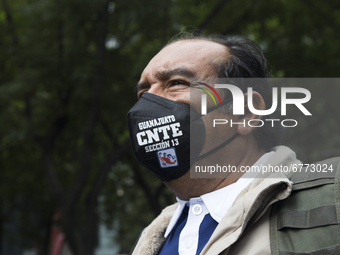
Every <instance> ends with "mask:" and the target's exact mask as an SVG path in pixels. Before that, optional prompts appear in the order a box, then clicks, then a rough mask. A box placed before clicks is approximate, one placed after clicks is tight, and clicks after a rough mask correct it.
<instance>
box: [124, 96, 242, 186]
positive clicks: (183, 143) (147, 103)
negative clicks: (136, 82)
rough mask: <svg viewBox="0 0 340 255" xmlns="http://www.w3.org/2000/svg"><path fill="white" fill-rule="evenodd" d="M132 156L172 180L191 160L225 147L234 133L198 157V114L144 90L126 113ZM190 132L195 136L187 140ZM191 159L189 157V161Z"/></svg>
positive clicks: (202, 131) (202, 130) (201, 141)
mask: <svg viewBox="0 0 340 255" xmlns="http://www.w3.org/2000/svg"><path fill="white" fill-rule="evenodd" d="M127 120H128V126H129V132H130V138H131V142H132V148H133V152H134V154H135V157H136V158H137V160H138V161H139V163H140V164H142V165H143V166H144V167H146V168H147V169H149V170H150V171H151V172H153V173H154V174H155V175H156V176H157V177H158V178H160V179H161V180H162V181H165V182H169V181H171V180H175V179H177V178H179V177H181V176H183V175H184V174H185V173H187V172H188V171H189V169H190V161H191V163H193V162H196V161H198V160H200V159H202V158H204V157H207V156H209V155H211V154H212V153H214V152H215V151H217V150H219V149H221V148H222V147H224V146H226V145H227V144H228V143H230V142H231V141H232V140H234V139H235V138H236V137H237V134H235V135H234V136H232V137H231V138H230V139H228V140H227V141H225V142H224V143H222V144H221V145H219V146H218V147H216V148H215V149H213V150H211V151H209V152H208V153H205V154H203V155H201V156H198V155H199V154H200V152H201V150H202V147H203V144H204V139H205V127H204V122H203V120H202V118H201V116H200V114H199V113H197V112H196V111H195V110H194V109H193V108H191V107H190V106H189V105H187V104H184V103H179V102H175V101H172V100H169V99H166V98H163V97H159V96H156V95H154V94H151V93H144V94H143V96H142V97H141V98H140V99H139V100H138V102H137V103H136V104H135V105H134V106H133V107H132V109H131V110H130V111H129V112H128V115H127ZM190 122H191V131H193V133H194V134H195V138H194V139H193V138H192V139H191V146H190V135H189V134H190ZM190 159H191V160H190Z"/></svg>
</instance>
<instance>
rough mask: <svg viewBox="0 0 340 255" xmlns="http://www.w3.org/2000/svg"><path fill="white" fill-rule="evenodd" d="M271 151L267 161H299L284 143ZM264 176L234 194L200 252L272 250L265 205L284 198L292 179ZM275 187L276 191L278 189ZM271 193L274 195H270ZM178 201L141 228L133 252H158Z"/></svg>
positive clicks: (252, 253)
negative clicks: (227, 208)
mask: <svg viewBox="0 0 340 255" xmlns="http://www.w3.org/2000/svg"><path fill="white" fill-rule="evenodd" d="M274 151H275V154H274V155H273V156H272V157H271V158H270V160H269V161H268V163H267V164H270V165H272V166H273V165H283V166H289V165H291V164H298V163H300V161H298V160H297V159H296V155H295V153H294V152H293V151H292V150H290V149H289V148H287V147H285V146H279V147H276V148H275V149H274ZM263 177H264V178H256V179H255V180H254V181H253V182H252V183H251V184H250V185H249V186H248V187H247V188H246V189H245V190H244V191H242V193H241V194H240V195H239V196H238V197H237V199H236V200H235V202H234V204H233V206H232V207H231V208H230V210H229V211H228V213H227V214H226V215H225V216H224V217H223V219H222V220H221V222H220V223H219V224H218V226H217V227H216V229H215V231H214V233H213V234H212V236H211V238H210V239H209V241H208V243H207V244H206V246H205V247H204V249H203V250H202V252H201V254H202V255H203V254H204V255H217V254H222V255H227V254H232V255H234V254H238V255H257V254H258V255H265V254H271V252H270V239H269V213H270V210H268V208H269V207H270V205H271V204H273V203H275V202H276V201H278V200H282V199H285V198H287V197H288V196H289V195H290V193H291V190H292V183H291V181H289V180H288V179H287V178H286V176H285V175H284V174H282V173H273V174H266V175H264V176H263ZM278 190H279V192H277V191H278ZM273 194H276V195H275V196H274V197H272V195H273ZM266 202H267V203H266ZM177 205H178V204H177V203H176V204H173V205H171V206H168V207H166V208H165V209H164V210H163V211H162V213H161V214H160V215H159V216H158V217H157V218H156V219H155V220H154V221H153V222H152V223H151V224H150V225H149V226H148V227H147V228H146V229H144V231H143V232H142V234H141V236H140V238H139V240H138V243H137V245H136V247H135V249H134V251H133V253H132V254H133V255H156V254H158V252H159V251H160V250H161V248H162V246H163V244H164V242H165V240H166V239H165V238H164V233H165V230H166V228H167V226H168V224H169V222H170V220H171V217H172V215H173V213H174V212H175V210H176V208H177ZM265 205H266V206H265ZM262 207H264V208H262ZM260 209H261V210H260ZM259 210H260V211H259ZM255 214H257V215H258V217H256V218H257V219H255V218H254V216H256V215H255ZM249 224H252V226H249Z"/></svg>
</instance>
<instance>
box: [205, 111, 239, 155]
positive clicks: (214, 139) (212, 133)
mask: <svg viewBox="0 0 340 255" xmlns="http://www.w3.org/2000/svg"><path fill="white" fill-rule="evenodd" d="M214 119H220V120H222V119H223V120H226V121H228V122H227V123H226V124H216V125H215V127H214V125H213V124H214ZM231 119H232V117H231V116H230V115H227V114H225V113H219V112H218V111H217V110H215V111H212V112H211V113H210V114H207V115H205V116H203V117H202V120H203V122H204V125H205V140H204V146H203V150H202V152H201V154H204V153H207V152H209V151H211V150H212V149H214V148H216V147H217V146H219V145H220V144H222V143H223V142H225V141H226V140H228V139H229V138H230V137H231V136H233V135H234V134H235V133H236V131H237V128H236V126H237V125H236V126H235V125H233V126H232V127H231V126H230V120H231ZM233 121H235V119H233ZM219 123H221V121H220V122H219Z"/></svg>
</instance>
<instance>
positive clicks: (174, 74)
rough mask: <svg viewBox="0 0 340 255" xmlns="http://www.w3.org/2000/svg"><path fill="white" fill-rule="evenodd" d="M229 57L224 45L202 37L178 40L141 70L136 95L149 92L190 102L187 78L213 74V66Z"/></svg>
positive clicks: (186, 102)
mask: <svg viewBox="0 0 340 255" xmlns="http://www.w3.org/2000/svg"><path fill="white" fill-rule="evenodd" d="M227 56H228V50H227V48H226V47H225V46H223V45H221V44H218V43H215V42H210V41H205V40H183V41H178V42H175V43H173V44H170V45H169V46H167V47H165V48H164V49H162V50H161V51H160V52H159V53H158V54H157V55H156V56H155V57H154V58H153V59H151V61H150V62H149V64H148V65H147V67H146V68H145V69H144V71H143V73H142V75H141V79H140V81H139V83H138V85H137V95H138V98H139V97H140V96H141V95H142V94H143V93H144V92H146V91H147V92H149V93H152V94H155V95H157V96H161V97H164V98H167V99H170V100H173V101H177V102H180V103H185V104H190V87H189V85H190V79H192V78H202V79H204V78H213V77H216V67H217V66H218V65H219V64H221V63H222V61H223V60H225V59H226V57H227Z"/></svg>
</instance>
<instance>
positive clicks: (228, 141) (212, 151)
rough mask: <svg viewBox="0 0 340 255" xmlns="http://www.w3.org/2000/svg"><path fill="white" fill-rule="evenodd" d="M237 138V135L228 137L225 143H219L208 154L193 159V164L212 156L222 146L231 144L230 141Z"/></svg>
mask: <svg viewBox="0 0 340 255" xmlns="http://www.w3.org/2000/svg"><path fill="white" fill-rule="evenodd" d="M238 136H239V134H238V133H236V134H234V135H233V136H232V137H230V138H229V139H228V140H227V141H225V142H224V143H221V144H220V145H219V146H217V147H216V148H214V149H212V150H211V151H209V152H207V153H205V154H203V155H201V156H198V157H197V158H195V159H194V161H193V162H196V161H199V160H201V159H203V158H205V157H208V156H210V155H211V154H213V153H214V152H216V151H218V150H220V149H222V148H223V147H224V146H226V145H228V144H229V143H231V142H232V141H234V140H235V138H236V137H238Z"/></svg>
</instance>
